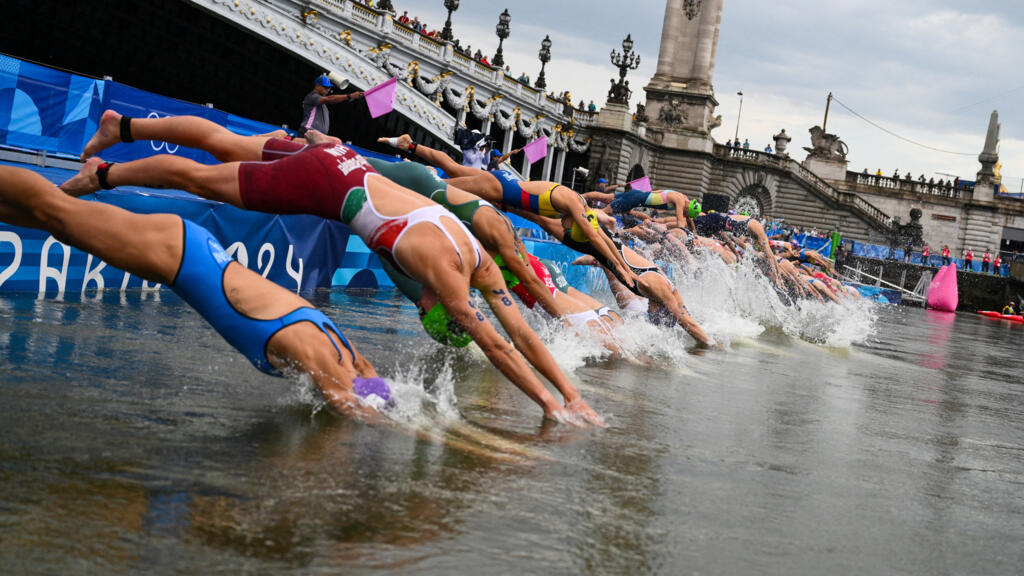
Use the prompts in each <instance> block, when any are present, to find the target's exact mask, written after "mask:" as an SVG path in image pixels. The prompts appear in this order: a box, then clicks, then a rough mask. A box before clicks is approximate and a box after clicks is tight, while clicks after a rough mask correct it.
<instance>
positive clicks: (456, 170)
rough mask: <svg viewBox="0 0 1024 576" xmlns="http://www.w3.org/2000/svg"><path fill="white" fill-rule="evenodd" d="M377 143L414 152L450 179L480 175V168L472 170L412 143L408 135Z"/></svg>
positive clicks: (428, 148)
mask: <svg viewBox="0 0 1024 576" xmlns="http://www.w3.org/2000/svg"><path fill="white" fill-rule="evenodd" d="M377 142H380V143H382V144H390V145H391V146H394V147H395V148H398V149H399V150H402V151H404V152H408V151H409V150H410V149H412V150H413V152H412V153H413V154H414V155H415V156H416V157H418V158H422V159H423V160H426V161H427V163H428V164H430V165H431V166H436V167H438V168H440V169H442V170H444V171H445V172H447V173H448V177H449V178H458V177H459V176H474V175H476V174H479V173H480V169H479V168H470V167H469V166H463V165H462V164H459V163H458V162H456V161H455V160H452V158H451V156H448V155H447V154H445V153H444V152H441V151H440V150H435V149H433V148H430V147H428V146H425V145H423V144H415V143H414V142H413V141H412V137H411V136H409V135H408V134H402V135H401V136H396V137H392V138H378V139H377Z"/></svg>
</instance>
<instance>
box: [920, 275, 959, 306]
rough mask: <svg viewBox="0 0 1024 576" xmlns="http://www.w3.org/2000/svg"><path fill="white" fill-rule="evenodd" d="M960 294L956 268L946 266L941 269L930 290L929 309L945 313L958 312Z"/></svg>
mask: <svg viewBox="0 0 1024 576" xmlns="http://www.w3.org/2000/svg"><path fill="white" fill-rule="evenodd" d="M959 299H960V293H959V291H958V290H957V287H956V268H954V267H953V266H952V265H946V266H943V267H942V268H939V271H938V273H936V274H935V278H933V279H932V284H931V288H929V289H928V302H927V304H928V307H929V308H931V309H933V310H942V311H944V312H956V306H957V301H958V300H959Z"/></svg>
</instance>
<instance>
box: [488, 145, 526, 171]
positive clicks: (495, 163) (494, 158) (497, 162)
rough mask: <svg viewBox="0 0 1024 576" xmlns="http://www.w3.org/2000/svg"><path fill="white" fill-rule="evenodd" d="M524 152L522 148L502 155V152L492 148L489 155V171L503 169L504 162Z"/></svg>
mask: <svg viewBox="0 0 1024 576" xmlns="http://www.w3.org/2000/svg"><path fill="white" fill-rule="evenodd" d="M522 151H523V149H522V148H516V149H514V150H510V151H509V152H508V153H507V154H502V153H501V150H497V149H495V148H492V149H491V152H490V154H488V155H487V170H499V169H501V163H502V162H504V161H506V160H508V159H509V157H510V156H512V155H513V154H518V153H520V152H522Z"/></svg>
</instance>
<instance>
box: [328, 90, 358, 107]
mask: <svg viewBox="0 0 1024 576" xmlns="http://www.w3.org/2000/svg"><path fill="white" fill-rule="evenodd" d="M362 97H363V93H362V92H352V93H351V94H331V95H330V96H321V97H320V103H321V104H337V103H339V102H348V101H349V100H358V99H360V98H362Z"/></svg>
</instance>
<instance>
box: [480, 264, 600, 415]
mask: <svg viewBox="0 0 1024 576" xmlns="http://www.w3.org/2000/svg"><path fill="white" fill-rule="evenodd" d="M473 279H474V287H475V288H477V289H478V290H480V293H481V294H483V296H484V300H486V301H487V305H488V306H490V308H491V311H492V312H494V315H495V316H496V317H497V318H498V321H499V322H501V325H502V326H503V327H504V328H505V332H506V333H507V334H508V335H509V337H510V338H512V342H513V344H514V345H515V347H516V350H519V352H521V353H522V354H523V356H524V357H526V360H527V361H528V362H529V363H530V364H532V365H533V367H534V368H536V369H537V371H538V372H540V373H541V374H543V375H544V377H545V378H547V379H548V380H549V381H550V382H551V383H552V384H554V386H555V388H557V389H558V391H559V392H561V394H562V397H563V398H564V399H565V407H566V408H568V409H569V410H570V411H571V412H573V413H574V414H576V415H578V416H581V417H582V418H584V419H585V420H586V421H587V422H589V423H591V424H597V425H603V424H604V422H603V421H602V420H601V417H600V416H598V415H597V413H596V412H594V411H593V409H591V408H590V406H588V405H587V403H586V402H585V401H584V400H583V397H582V396H580V393H579V390H577V389H576V387H575V386H573V384H572V382H570V381H569V379H568V378H567V377H566V376H565V374H564V373H563V372H562V369H561V368H559V367H558V364H557V363H556V362H555V358H554V357H553V356H552V355H551V352H549V351H548V349H547V348H545V347H544V344H543V343H542V342H541V341H540V338H539V337H538V336H537V334H536V333H535V332H534V331H533V330H532V329H531V328H530V326H529V325H528V324H527V323H526V321H525V320H523V316H522V315H521V314H520V313H519V308H517V307H516V305H515V304H514V303H513V302H512V298H511V294H509V292H508V290H507V289H506V288H505V283H504V282H503V281H502V279H501V274H500V273H499V272H498V270H497V267H495V266H494V265H493V264H491V265H490V266H486V267H485V268H484V269H482V270H481V271H479V272H478V273H476V274H474V277H473Z"/></svg>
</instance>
